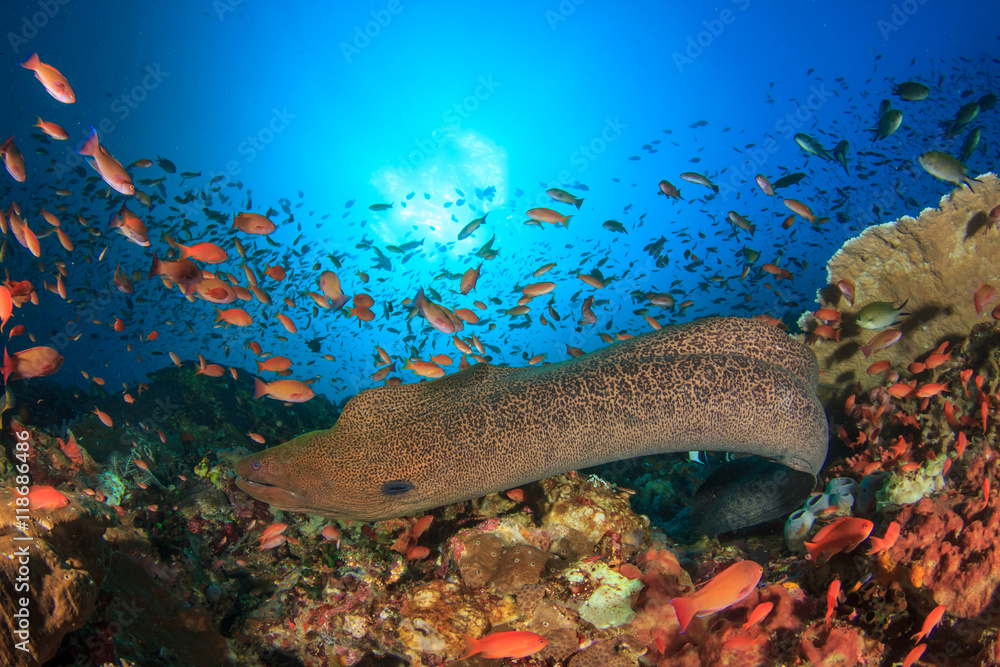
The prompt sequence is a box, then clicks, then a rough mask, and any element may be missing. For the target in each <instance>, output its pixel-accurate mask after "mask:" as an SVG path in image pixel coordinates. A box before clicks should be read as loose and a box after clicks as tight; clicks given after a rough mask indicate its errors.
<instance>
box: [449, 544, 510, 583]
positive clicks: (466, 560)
mask: <svg viewBox="0 0 1000 667" xmlns="http://www.w3.org/2000/svg"><path fill="white" fill-rule="evenodd" d="M462 543H463V545H464V546H465V551H464V552H463V553H462V556H461V557H460V558H459V559H458V571H459V574H461V576H462V581H463V582H464V583H465V585H466V586H468V587H469V588H480V587H481V586H485V585H486V583H487V582H489V581H490V579H492V578H493V577H494V575H496V572H497V567H499V563H500V555H501V553H502V552H503V543H502V542H501V541H500V540H498V539H497V538H495V537H493V536H492V535H487V534H485V533H476V534H475V535H470V536H468V537H466V538H465V539H464V540H463V541H462Z"/></svg>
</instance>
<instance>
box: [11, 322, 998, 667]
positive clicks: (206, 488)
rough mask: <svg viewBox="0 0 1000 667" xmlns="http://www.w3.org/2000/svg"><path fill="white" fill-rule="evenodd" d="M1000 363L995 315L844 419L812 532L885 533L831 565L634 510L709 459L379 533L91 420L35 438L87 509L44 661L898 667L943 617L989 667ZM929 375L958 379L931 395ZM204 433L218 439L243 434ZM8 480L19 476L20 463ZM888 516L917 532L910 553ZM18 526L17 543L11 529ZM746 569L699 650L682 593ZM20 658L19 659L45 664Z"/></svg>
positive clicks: (403, 522) (952, 653) (679, 494)
mask: <svg viewBox="0 0 1000 667" xmlns="http://www.w3.org/2000/svg"><path fill="white" fill-rule="evenodd" d="M998 361H1000V329H998V328H997V327H996V325H994V324H992V323H989V322H982V323H979V324H978V325H976V328H975V330H974V332H971V333H970V335H968V336H966V337H965V339H964V341H963V342H960V343H956V344H954V346H953V347H951V348H949V350H948V355H947V358H946V359H944V360H943V361H942V362H941V363H940V364H936V365H935V367H934V368H931V369H923V370H917V371H916V372H912V371H911V370H910V369H906V370H901V371H900V372H899V374H898V375H899V377H891V376H889V375H886V376H883V377H882V381H881V382H880V383H879V384H876V385H874V386H871V387H870V388H867V389H864V388H861V387H857V386H855V387H853V388H852V389H853V391H851V392H850V393H849V394H848V396H847V397H846V400H845V399H843V398H839V399H838V400H837V403H836V404H835V405H831V412H832V413H833V421H834V428H833V431H834V433H835V434H836V442H835V443H834V446H833V447H832V448H831V455H830V461H829V462H828V464H827V467H826V468H825V469H824V471H823V473H822V475H821V480H820V483H821V484H822V485H823V486H822V487H821V488H823V491H822V492H820V493H817V494H815V495H814V496H812V497H811V498H810V500H809V501H808V502H807V504H806V506H805V507H804V509H803V514H807V515H808V517H809V519H810V521H809V522H806V523H808V524H809V525H805V524H803V525H800V526H799V528H800V531H799V533H800V534H797V539H799V540H802V541H804V540H811V539H816V537H815V536H816V534H817V532H818V531H820V530H822V529H823V528H824V526H827V525H829V523H830V522H831V520H833V519H835V518H837V517H841V516H855V517H864V518H867V519H869V520H871V521H872V522H873V523H874V524H875V526H876V527H875V531H874V532H873V533H872V539H870V540H866V541H864V542H863V543H862V544H861V545H860V546H858V547H857V548H856V549H854V550H853V551H852V552H850V553H838V554H835V555H833V556H832V558H830V559H829V560H828V561H824V562H814V561H812V560H810V559H809V558H808V557H807V556H806V555H804V554H802V553H801V552H798V551H796V550H795V549H793V548H790V545H789V544H786V543H785V536H784V535H783V531H782V529H781V524H780V523H779V522H772V523H771V524H768V525H765V526H762V527H760V528H757V529H754V530H751V531H746V530H744V531H736V532H730V533H724V534H722V535H721V536H719V537H718V538H714V539H708V538H707V537H705V536H704V535H696V534H694V533H690V534H688V533H685V532H684V531H670V532H669V535H670V537H669V538H668V537H667V536H666V534H665V533H664V532H662V531H663V530H664V527H663V526H662V525H657V524H656V522H655V521H651V520H650V519H648V518H647V517H645V516H642V515H640V514H637V513H636V511H635V510H634V509H633V507H632V506H631V504H632V502H633V501H635V500H637V499H640V498H641V499H644V500H643V502H644V503H646V504H645V505H644V507H650V508H651V509H656V510H662V509H664V508H674V507H682V506H684V504H685V503H686V502H688V500H689V499H690V496H691V494H692V493H693V489H694V488H695V486H696V483H694V481H693V480H694V479H695V478H696V477H697V476H699V475H701V474H702V473H704V472H705V471H706V470H707V469H708V468H710V467H711V466H704V465H701V464H694V463H687V462H684V461H683V457H682V456H673V457H655V458H654V459H650V460H649V461H635V462H628V463H622V464H619V465H615V464H611V465H609V466H607V467H604V468H602V470H603V471H607V472H608V473H609V476H613V477H615V478H616V479H617V480H620V481H622V482H625V480H627V479H630V478H631V479H633V480H635V481H634V482H632V483H631V484H630V485H634V486H636V487H637V488H636V490H635V491H634V492H633V491H632V490H630V489H624V488H621V487H619V486H617V485H615V484H611V483H608V482H606V481H604V480H602V479H600V478H598V477H594V476H591V475H585V474H580V473H570V474H566V475H560V476H558V477H554V478H551V479H547V480H542V481H540V482H536V483H533V484H529V485H526V486H524V487H522V488H518V489H512V490H510V491H507V492H505V493H501V494H492V495H490V496H486V497H484V498H481V499H477V500H474V501H468V502H464V503H459V504H456V505H452V506H449V507H443V508H439V509H436V510H434V511H433V512H431V513H430V514H427V515H425V516H422V517H403V518H399V519H393V520H389V521H383V522H379V523H376V524H373V525H371V524H361V523H350V522H345V523H338V522H331V521H329V520H327V519H324V518H322V517H314V516H307V515H303V514H290V513H282V512H280V511H278V510H276V509H274V508H270V507H268V506H267V505H264V504H262V503H260V502H257V501H254V500H253V499H251V498H250V497H248V496H247V495H246V494H244V493H242V492H240V491H239V490H238V489H237V488H236V486H235V482H234V478H233V462H234V461H235V460H237V459H238V458H239V456H240V454H241V453H242V451H244V450H243V448H241V447H239V446H235V447H232V445H233V443H232V442H229V443H227V447H232V448H231V449H226V448H217V449H216V450H215V451H205V448H203V447H201V446H200V445H196V444H194V443H181V445H182V446H181V445H178V443H177V442H174V443H173V444H171V442H173V438H172V436H168V437H167V438H166V439H165V440H166V442H164V441H163V440H162V439H161V438H159V437H158V436H153V437H150V434H151V433H154V434H155V433H156V431H151V430H150V429H143V428H141V427H139V428H135V427H126V428H131V429H133V430H130V431H128V433H129V440H130V441H129V442H128V443H126V447H124V448H119V449H116V450H112V451H113V452H114V454H111V453H109V454H108V456H107V457H105V458H104V461H103V462H100V460H99V459H98V460H95V457H92V456H91V455H90V454H89V452H88V448H87V446H86V444H87V443H89V442H96V441H97V440H96V436H93V435H90V436H80V432H84V433H86V429H83V428H80V426H81V425H80V424H76V425H74V426H73V427H72V433H66V434H65V436H63V435H62V434H61V435H60V437H55V436H50V435H47V434H46V433H45V432H44V431H43V430H40V429H37V428H35V429H33V443H34V446H33V453H32V455H31V457H30V460H29V462H28V463H29V467H30V471H31V476H32V479H33V481H34V482H36V483H44V484H53V485H56V486H58V487H59V489H60V490H63V491H64V492H65V493H66V494H67V495H68V496H69V497H70V499H71V502H70V504H69V505H68V506H67V507H66V508H64V509H60V510H52V511H39V512H38V513H33V516H32V520H33V523H32V528H31V530H34V531H36V533H35V534H36V535H37V538H36V545H38V547H39V549H42V548H49V547H45V546H44V545H51V551H50V552H49V553H48V555H47V556H46V555H45V554H42V555H41V556H40V557H39V558H38V559H37V563H38V565H39V567H42V566H43V564H48V565H47V566H51V567H52V568H53V569H52V570H51V575H48V576H49V577H51V578H59V577H61V576H63V575H64V574H67V575H69V576H70V579H66V580H65V581H66V582H67V583H63V581H62V580H60V581H54V580H53V581H50V580H49V579H47V578H45V576H43V577H42V579H41V580H40V581H41V582H42V583H41V585H40V586H39V587H38V588H36V589H35V591H37V594H38V595H39V596H41V597H39V600H38V601H37V604H39V605H47V604H51V605H53V608H57V609H58V610H59V613H57V614H52V615H51V617H50V618H48V619H47V620H48V622H49V623H50V624H51V626H52V632H51V633H50V634H49V635H45V636H43V635H41V634H37V635H35V636H34V637H33V638H34V639H36V641H37V644H36V645H37V646H38V650H39V655H38V656H37V657H38V659H44V657H45V656H51V664H70V663H73V662H76V661H81V660H83V661H87V662H89V663H92V664H115V665H123V666H124V665H126V664H178V665H181V664H183V665H194V666H199V665H215V664H227V663H239V664H244V665H250V666H258V665H274V664H297V665H308V666H313V665H316V666H319V665H329V664H332V665H343V666H345V667H346V666H348V665H358V666H359V667H364V666H369V665H375V664H395V665H408V666H410V667H437V666H439V665H445V664H449V663H450V662H453V661H457V660H459V659H460V658H461V656H462V655H463V654H464V646H465V639H464V637H465V636H466V635H468V636H472V637H477V638H479V637H483V636H485V635H487V634H491V633H498V632H504V631H527V632H533V633H536V634H538V635H541V636H542V637H544V638H545V639H546V640H547V642H548V643H547V646H546V647H545V648H544V649H543V650H542V651H540V652H538V653H536V654H534V655H530V656H527V657H523V658H518V659H516V660H508V661H497V660H490V659H487V658H483V657H482V656H472V657H470V658H467V659H465V660H461V661H460V662H459V663H458V664H461V665H469V666H473V665H475V666H482V667H486V666H488V665H491V664H516V665H521V666H524V667H543V666H544V667H555V665H556V664H561V665H613V666H621V667H632V666H637V665H644V666H650V665H655V666H657V667H666V666H668V665H690V666H692V667H693V666H695V665H703V664H712V665H740V666H743V665H762V666H763V665H775V664H810V665H830V666H834V665H848V664H892V663H893V662H899V661H902V660H903V658H904V657H905V656H906V655H907V654H908V653H909V652H910V651H911V650H912V649H913V648H914V646H915V644H916V643H917V642H916V641H915V640H914V639H913V637H914V635H915V634H917V633H918V632H919V631H920V630H921V627H922V624H923V623H924V619H925V618H927V617H928V615H929V614H931V611H932V610H933V609H935V608H936V607H937V606H938V605H944V607H945V613H944V616H943V618H941V620H940V622H939V623H938V624H937V627H936V628H935V629H934V630H933V632H932V633H931V634H930V635H929V636H926V637H923V638H922V641H923V642H925V646H926V652H925V654H924V656H923V658H921V660H922V661H923V662H925V663H927V664H992V663H991V662H990V661H991V660H992V661H995V658H996V655H997V654H998V649H997V635H998V632H1000V624H998V622H997V620H996V615H995V614H994V613H993V611H992V609H993V608H994V605H995V602H994V600H996V599H997V595H998V594H1000V591H998V590H997V589H998V586H1000V571H998V570H1000V559H998V557H997V550H996V549H995V547H994V545H995V542H996V541H997V540H998V539H1000V535H998V533H1000V528H998V526H1000V518H998V516H997V513H998V512H1000V505H998V502H1000V499H998V498H997V490H1000V456H998V455H997V451H996V447H995V443H996V438H997V427H998V408H1000V395H998V388H1000V364H998ZM911 382H912V383H913V386H914V387H918V386H922V385H923V384H926V383H934V384H946V385H947V388H946V389H944V390H942V391H940V392H939V393H934V394H933V395H930V396H922V397H921V396H916V395H914V393H915V392H910V391H909V389H911V388H912V387H911V386H910V385H909V384H907V383H911ZM898 385H903V386H904V387H906V388H907V391H899V390H898V389H899V387H898ZM893 387H896V389H893ZM150 391H155V386H151V388H150ZM841 406H842V407H841ZM17 427H18V428H20V425H17ZM257 428H260V433H261V434H262V435H263V436H264V437H265V438H274V437H277V436H276V435H275V431H274V430H268V428H267V427H266V426H261V427H257ZM205 432H206V437H208V438H209V441H211V442H216V443H218V442H219V441H220V440H221V438H222V436H221V435H220V433H229V429H228V428H227V429H220V430H219V431H218V432H215V433H214V434H211V433H209V432H208V427H205ZM133 439H134V443H133V442H132V440H133ZM685 465H687V466H689V467H690V468H691V469H692V470H693V472H692V470H687V471H683V467H684V466H685ZM144 466H145V467H144ZM0 470H2V474H3V475H4V480H5V481H6V480H10V479H11V478H12V472H11V468H10V462H9V461H7V460H2V461H0ZM658 475H663V476H669V480H668V483H664V482H662V481H658V480H657V476H658ZM639 478H643V479H646V480H647V481H655V482H656V483H655V484H653V485H652V487H654V488H655V490H654V491H650V490H649V489H644V488H642V486H641V485H640V484H638V483H637V482H639V481H640V479H639ZM109 480H110V481H109ZM111 481H113V482H114V483H113V484H112V483H111ZM111 486H114V487H115V488H114V489H112V488H110V487H111ZM991 490H992V491H991ZM894 523H895V525H897V526H899V527H900V531H899V535H898V538H896V537H893V538H891V539H890V538H889V534H890V532H891V530H890V528H891V526H892V525H894ZM3 530H4V532H2V533H0V539H9V538H10V537H11V536H12V535H13V534H14V533H13V532H11V529H10V527H9V526H7V527H6V528H4V529H3ZM265 531H266V532H265ZM83 534H86V535H87V536H88V537H87V539H73V540H67V536H71V535H75V536H80V535H83ZM261 538H265V539H261ZM791 546H794V545H791ZM56 554H58V557H57V556H56ZM46 559H48V560H46ZM747 559H750V560H754V561H756V562H758V563H760V564H761V565H762V566H763V568H764V575H763V578H762V580H761V582H760V584H759V585H758V586H757V588H756V589H754V590H753V591H751V592H750V594H749V595H748V596H747V597H745V598H744V599H742V600H741V601H739V602H737V603H735V604H733V605H731V606H729V607H727V608H725V609H722V610H720V611H718V612H716V613H713V614H711V615H708V616H704V617H696V618H695V619H693V620H692V622H691V623H690V625H689V626H688V627H687V629H686V631H685V632H684V633H681V632H680V627H679V624H678V622H677V618H676V614H675V611H674V607H673V605H671V603H670V601H671V599H672V598H673V597H676V596H684V595H689V594H690V593H691V592H693V591H694V590H695V589H696V588H698V587H700V586H702V585H704V583H705V582H707V581H709V580H711V579H712V578H713V577H714V576H715V575H717V574H718V573H719V572H721V571H723V570H725V569H726V568H727V567H728V566H729V565H731V564H732V563H733V562H735V561H738V560H747ZM49 560H51V563H49ZM5 567H6V566H5ZM3 576H5V577H9V576H11V575H10V574H9V573H8V572H6V570H5V571H4V575H3ZM9 586H10V580H9V579H7V581H6V583H4V588H3V590H5V594H6V595H7V596H8V597H9V596H10V595H11V593H10V591H9ZM46 595H48V596H49V597H45V596H46ZM767 603H770V605H772V606H771V608H770V610H769V611H767V610H765V611H766V613H765V614H764V615H763V616H762V617H757V618H755V619H754V620H753V622H751V620H750V617H751V614H752V613H754V612H756V611H757V610H758V609H759V608H760V605H762V604H763V605H764V606H765V607H767ZM7 608H9V607H8V606H6V599H5V606H4V609H7ZM14 620H15V619H11V618H9V617H7V618H5V621H6V622H7V623H12V622H13V621H14ZM47 627H48V626H47ZM43 638H45V641H44V642H43V641H41V640H42V639H43ZM9 648H10V647H9V646H7V650H8V653H7V654H5V656H4V657H5V658H6V657H8V656H9V655H10V652H9ZM42 651H44V655H43V654H42ZM20 657H21V656H18V655H16V654H15V655H14V657H13V660H15V662H14V663H13V664H27V663H24V662H23V661H22V662H21V663H18V662H16V660H18V659H19V658H20ZM392 661H395V662H392Z"/></svg>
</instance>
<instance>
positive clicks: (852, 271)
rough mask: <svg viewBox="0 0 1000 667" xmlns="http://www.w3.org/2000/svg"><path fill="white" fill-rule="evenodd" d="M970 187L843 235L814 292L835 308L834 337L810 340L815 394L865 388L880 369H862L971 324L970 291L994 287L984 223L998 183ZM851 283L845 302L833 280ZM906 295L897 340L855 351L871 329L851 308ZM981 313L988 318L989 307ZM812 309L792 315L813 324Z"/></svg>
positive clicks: (909, 355)
mask: <svg viewBox="0 0 1000 667" xmlns="http://www.w3.org/2000/svg"><path fill="white" fill-rule="evenodd" d="M979 178H980V180H981V181H982V183H981V184H980V183H976V184H975V188H976V189H975V192H973V191H972V190H970V189H969V188H968V187H964V186H963V187H960V188H956V189H955V190H953V191H952V193H951V194H949V195H947V196H945V197H943V198H942V199H941V202H940V204H939V208H929V209H925V210H924V211H922V212H921V213H920V215H919V216H918V217H917V218H912V217H910V216H903V217H902V218H900V219H898V220H895V221H893V222H888V223H885V224H882V225H878V226H875V227H869V228H868V229H866V230H865V231H863V232H862V233H861V234H860V235H859V236H857V237H856V238H853V239H850V240H849V241H847V242H846V243H845V244H844V245H843V247H841V249H840V250H839V251H838V252H837V254H836V255H834V257H833V259H831V260H830V262H829V263H828V264H827V280H828V281H829V285H828V286H827V287H825V288H823V289H822V290H820V291H819V295H818V300H819V302H820V303H821V304H822V305H823V306H825V307H828V308H835V309H837V310H839V311H841V313H842V316H841V317H842V327H841V334H840V341H839V342H836V341H833V340H822V341H820V342H818V343H816V344H815V345H813V346H812V347H813V350H814V351H815V352H816V357H817V359H818V361H819V367H820V373H821V375H820V378H819V382H820V395H821V396H830V395H839V394H840V393H841V391H842V390H844V389H846V388H847V387H849V386H852V385H853V384H855V383H857V382H860V383H861V385H862V387H863V388H865V389H868V388H870V387H872V386H874V385H875V384H879V383H881V381H882V380H883V378H884V374H878V375H873V376H870V375H868V374H867V373H866V369H867V368H868V367H869V366H870V365H871V364H872V363H874V362H876V361H881V360H883V359H884V360H887V361H889V362H891V363H892V367H893V368H894V369H895V370H897V371H905V369H906V367H907V366H908V365H909V364H910V362H912V361H914V359H915V358H917V357H918V356H920V355H925V354H926V353H928V352H930V351H931V350H933V349H934V348H935V347H937V346H938V345H939V344H940V343H941V342H942V341H945V340H948V341H951V342H952V343H953V344H954V343H956V342H958V341H961V340H962V339H964V338H965V337H966V336H967V335H968V333H969V330H970V329H971V328H972V326H973V325H974V324H975V323H976V321H977V317H976V310H975V307H974V306H973V292H974V291H975V289H976V288H977V287H978V286H979V285H980V284H982V283H988V284H989V283H992V284H993V286H994V287H997V288H1000V281H998V278H997V276H998V274H997V265H998V262H1000V232H998V231H997V230H994V229H988V228H987V219H988V216H989V212H990V210H991V209H992V208H993V207H995V206H997V205H998V204H1000V182H998V181H997V177H996V176H995V175H994V174H986V175H984V176H980V177H979ZM845 278H846V279H848V280H851V281H853V282H854V285H855V289H856V292H855V301H854V306H853V307H852V306H851V305H850V304H849V303H848V302H847V301H846V300H845V299H844V298H843V297H842V295H841V293H840V290H839V289H838V288H837V286H836V285H837V282H838V281H840V280H842V279H845ZM905 299H909V303H907V305H906V312H908V313H910V314H909V316H908V317H905V318H902V319H901V320H900V324H899V325H898V326H897V327H895V328H898V329H900V330H901V331H902V332H903V338H902V339H901V340H900V341H899V342H898V343H896V344H895V345H893V346H892V347H890V348H888V349H886V350H883V351H881V352H877V353H875V354H872V355H871V357H869V358H868V359H866V358H865V356H864V354H863V353H862V351H861V346H862V345H865V344H866V343H867V342H868V341H869V340H870V339H871V338H872V337H874V336H875V335H876V334H877V333H878V331H874V330H867V329H861V328H859V327H858V326H857V324H856V323H855V318H856V316H857V313H858V312H859V311H860V310H861V308H863V307H864V306H865V305H867V304H869V303H871V302H874V301H892V302H894V303H896V304H900V303H902V302H903V301H904V300H905ZM995 305H996V302H994V303H991V304H990V305H989V306H988V307H987V312H984V313H983V314H982V315H981V316H980V318H979V319H980V321H982V319H983V318H985V319H988V318H989V314H988V313H989V310H991V309H992V308H993V307H994V306H995ZM817 324H818V323H817V321H816V319H815V318H814V317H813V316H812V314H811V313H806V314H804V315H803V316H802V318H801V319H800V320H799V325H800V326H801V327H802V328H803V329H804V330H812V329H813V328H814V327H815V326H816V325H817Z"/></svg>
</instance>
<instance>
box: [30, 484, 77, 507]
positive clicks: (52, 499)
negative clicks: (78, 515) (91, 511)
mask: <svg viewBox="0 0 1000 667" xmlns="http://www.w3.org/2000/svg"><path fill="white" fill-rule="evenodd" d="M67 505H69V498H67V497H66V496H65V495H64V494H63V493H61V492H60V491H58V490H56V488H55V487H52V486H39V485H37V484H35V485H33V486H31V488H29V489H28V509H32V510H57V509H62V508H63V507H66V506H67Z"/></svg>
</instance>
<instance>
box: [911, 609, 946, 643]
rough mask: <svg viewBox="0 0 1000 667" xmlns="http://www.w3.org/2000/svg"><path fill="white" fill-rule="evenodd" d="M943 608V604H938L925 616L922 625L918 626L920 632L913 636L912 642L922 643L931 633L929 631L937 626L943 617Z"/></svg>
mask: <svg viewBox="0 0 1000 667" xmlns="http://www.w3.org/2000/svg"><path fill="white" fill-rule="evenodd" d="M944 612H945V608H944V605H943V604H939V605H938V606H936V607H934V609H932V610H931V613H929V614H927V618H925V619H924V624H923V625H922V626H920V632H918V633H917V634H915V635H913V640H914V641H918V642H919V641H923V640H924V639H926V638H927V636H928V635H929V634H930V633H931V631H932V630H933V629H934V628H935V627H937V624H938V623H940V622H941V618H942V617H943V616H944Z"/></svg>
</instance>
